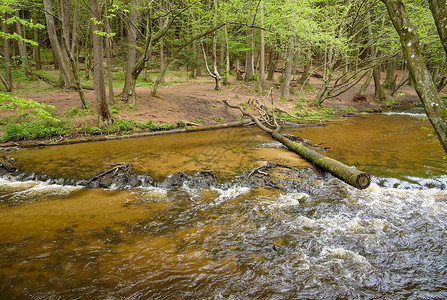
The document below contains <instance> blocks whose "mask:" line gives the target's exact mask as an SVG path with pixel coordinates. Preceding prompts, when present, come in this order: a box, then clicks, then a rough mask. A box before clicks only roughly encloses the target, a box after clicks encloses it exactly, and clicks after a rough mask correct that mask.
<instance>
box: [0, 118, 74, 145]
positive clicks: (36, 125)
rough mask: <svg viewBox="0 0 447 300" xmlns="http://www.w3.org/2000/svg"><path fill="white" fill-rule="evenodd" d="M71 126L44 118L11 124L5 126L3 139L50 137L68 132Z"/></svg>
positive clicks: (5, 140)
mask: <svg viewBox="0 0 447 300" xmlns="http://www.w3.org/2000/svg"><path fill="white" fill-rule="evenodd" d="M69 131H70V126H68V125H65V124H64V123H62V122H59V121H53V120H44V121H35V122H30V123H27V122H22V123H18V124H9V125H7V126H6V128H5V131H4V132H5V133H4V134H3V136H2V138H1V139H2V141H3V142H7V141H19V140H27V139H37V138H48V137H52V136H54V135H63V134H67V133H68V132H69Z"/></svg>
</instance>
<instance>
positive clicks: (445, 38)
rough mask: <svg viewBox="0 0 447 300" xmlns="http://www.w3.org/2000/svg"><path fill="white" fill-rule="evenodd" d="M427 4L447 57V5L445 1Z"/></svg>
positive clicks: (439, 0)
mask: <svg viewBox="0 0 447 300" xmlns="http://www.w3.org/2000/svg"><path fill="white" fill-rule="evenodd" d="M428 2H429V4H430V10H431V13H432V15H433V19H434V20H435V24H436V28H437V30H438V35H439V37H440V38H441V42H442V46H443V47H444V52H445V54H446V57H447V3H446V2H445V0H429V1H428Z"/></svg>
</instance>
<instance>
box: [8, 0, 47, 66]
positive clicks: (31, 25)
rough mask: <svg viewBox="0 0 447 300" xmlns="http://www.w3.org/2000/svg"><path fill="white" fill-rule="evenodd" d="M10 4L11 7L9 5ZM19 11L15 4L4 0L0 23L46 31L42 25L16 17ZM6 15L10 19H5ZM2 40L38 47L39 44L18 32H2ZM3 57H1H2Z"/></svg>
mask: <svg viewBox="0 0 447 300" xmlns="http://www.w3.org/2000/svg"><path fill="white" fill-rule="evenodd" d="M8 4H10V5H8ZM16 10H17V9H16V8H15V2H13V1H10V0H3V1H2V4H0V13H1V14H0V23H5V24H7V25H11V24H14V23H16V22H18V23H20V24H21V25H22V26H24V27H28V28H37V29H44V28H45V26H44V25H42V24H39V23H37V24H34V23H33V22H32V21H29V20H26V19H22V18H20V17H16V16H14V15H13V14H14V12H15V11H16ZM5 14H8V15H9V16H8V18H5V17H4V16H5ZM0 39H2V40H5V39H12V40H16V41H22V42H24V43H27V44H30V45H33V46H36V45H38V43H37V42H35V41H33V40H29V39H26V38H24V37H23V36H20V35H18V34H17V33H16V32H14V33H6V32H3V31H0ZM0 57H1V56H0Z"/></svg>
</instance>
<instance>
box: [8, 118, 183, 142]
mask: <svg viewBox="0 0 447 300" xmlns="http://www.w3.org/2000/svg"><path fill="white" fill-rule="evenodd" d="M0 127H2V132H3V134H2V136H1V138H0V140H1V141H2V142H9V141H20V140H33V139H39V138H52V137H55V136H56V137H63V136H67V135H70V134H80V135H84V134H88V135H101V134H115V133H127V132H132V131H134V130H138V129H142V130H144V129H149V130H153V131H157V130H168V129H172V128H174V127H175V125H173V124H170V123H155V122H153V121H152V120H149V121H148V122H146V123H143V122H135V121H133V120H122V119H117V120H115V122H114V123H112V124H110V125H108V126H106V127H102V128H101V127H98V126H90V125H87V124H83V125H81V126H79V127H74V126H73V125H71V124H70V123H69V122H67V121H60V120H56V121H55V120H36V121H31V122H20V123H16V122H14V121H10V122H5V121H3V122H2V123H0Z"/></svg>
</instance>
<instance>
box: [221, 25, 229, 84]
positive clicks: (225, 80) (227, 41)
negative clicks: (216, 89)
mask: <svg viewBox="0 0 447 300" xmlns="http://www.w3.org/2000/svg"><path fill="white" fill-rule="evenodd" d="M224 31H225V47H226V48H225V50H226V53H225V78H224V82H223V84H224V85H227V84H229V82H228V80H229V79H230V41H229V39H228V29H227V26H225V27H224Z"/></svg>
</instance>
